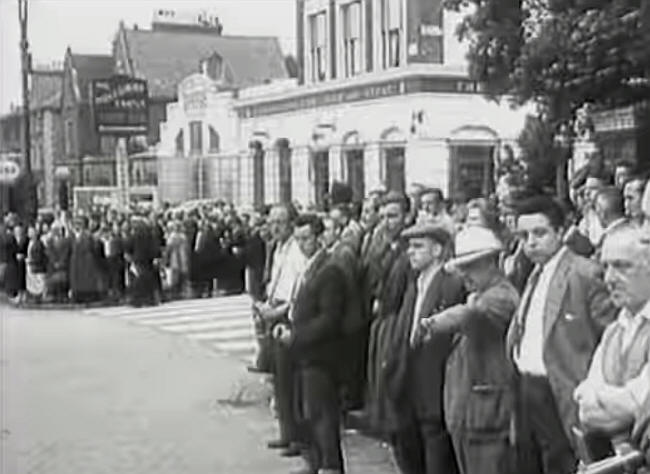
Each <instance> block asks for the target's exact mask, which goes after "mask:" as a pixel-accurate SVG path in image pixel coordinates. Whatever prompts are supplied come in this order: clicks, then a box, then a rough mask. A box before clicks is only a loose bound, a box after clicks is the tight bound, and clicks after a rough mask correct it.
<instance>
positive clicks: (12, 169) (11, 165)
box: [0, 160, 20, 183]
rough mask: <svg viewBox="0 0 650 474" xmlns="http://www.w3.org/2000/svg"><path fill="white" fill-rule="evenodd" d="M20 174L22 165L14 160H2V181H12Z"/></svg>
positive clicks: (0, 174)
mask: <svg viewBox="0 0 650 474" xmlns="http://www.w3.org/2000/svg"><path fill="white" fill-rule="evenodd" d="M18 175H20V166H19V165H18V163H16V162H14V161H8V160H5V161H0V183H12V182H14V181H15V180H16V178H18Z"/></svg>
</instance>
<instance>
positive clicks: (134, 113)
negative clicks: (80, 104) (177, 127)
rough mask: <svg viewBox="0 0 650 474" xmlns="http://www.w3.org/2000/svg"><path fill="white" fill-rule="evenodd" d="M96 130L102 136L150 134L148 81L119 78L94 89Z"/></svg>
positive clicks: (99, 81)
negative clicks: (148, 130) (148, 131)
mask: <svg viewBox="0 0 650 474" xmlns="http://www.w3.org/2000/svg"><path fill="white" fill-rule="evenodd" d="M91 101H92V102H91V103H92V108H93V115H94V118H95V127H96V128H97V131H98V132H99V133H102V134H111V135H140V134H146V133H147V129H148V125H149V112H148V110H149V108H148V106H149V103H148V95H147V81H145V80H143V79H136V78H134V77H129V76H123V75H116V76H112V77H110V78H108V79H97V80H94V81H93V82H92V86H91Z"/></svg>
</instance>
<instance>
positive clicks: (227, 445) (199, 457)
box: [0, 300, 394, 474]
mask: <svg viewBox="0 0 650 474" xmlns="http://www.w3.org/2000/svg"><path fill="white" fill-rule="evenodd" d="M205 301H206V304H209V305H212V304H214V300H205ZM230 303H233V301H230ZM173 305H176V307H174V306H173ZM184 305H185V306H183V305H179V304H178V303H173V304H171V306H162V307H159V308H156V309H155V311H157V312H158V313H156V314H157V316H154V317H153V318H154V319H156V318H161V319H160V320H159V321H162V320H163V319H162V316H163V315H166V316H170V317H188V316H191V315H198V314H199V313H198V310H199V308H200V307H202V306H201V304H199V303H196V302H186V303H184ZM172 308H173V309H172ZM165 310H169V312H167V313H166V312H165ZM191 310H196V311H197V313H191V312H190V311H191ZM138 311H141V314H139V315H140V316H144V314H145V311H146V310H138ZM160 311H162V312H160ZM228 311H230V312H231V315H232V308H231V309H230V310H228ZM136 313H137V311H136ZM172 314H177V316H171V315H172ZM130 316H136V314H128V312H123V313H120V311H119V310H118V309H113V314H110V312H108V310H103V312H100V313H97V312H94V313H92V312H89V311H85V312H82V311H77V312H71V311H69V312H60V311H59V312H57V311H38V310H16V309H11V308H8V307H6V306H2V307H0V323H1V326H0V337H1V341H0V342H1V349H2V354H1V357H0V369H1V376H2V379H1V381H0V395H1V406H0V408H1V411H0V430H1V431H0V448H1V452H0V472H1V473H2V474H104V473H106V474H115V473H120V474H129V473H132V474H149V473H151V474H154V473H156V474H166V473H169V474H172V473H173V474H221V473H223V474H240V473H242V474H243V473H268V474H276V473H277V474H280V473H286V472H288V471H289V470H290V468H291V466H295V463H296V461H295V460H294V461H288V460H284V459H281V458H279V457H277V456H276V455H275V454H274V453H273V452H271V451H269V450H267V449H265V448H264V442H265V440H267V439H270V438H273V437H275V423H274V421H273V420H272V418H271V416H270V413H269V410H268V408H267V407H266V406H264V404H262V403H260V404H257V405H250V406H233V405H232V404H229V403H221V402H219V400H227V399H231V398H232V395H233V393H234V392H233V390H234V391H235V392H236V391H237V390H236V388H237V387H242V386H249V385H250V386H255V385H257V386H260V387H261V384H260V383H259V380H252V379H251V376H250V375H247V374H246V373H245V371H244V368H243V367H244V364H243V363H242V361H241V358H239V356H241V355H242V354H244V353H245V352H242V351H241V350H236V349H237V345H235V350H233V351H232V354H234V355H237V357H233V356H232V355H227V354H226V353H228V352H229V351H228V348H229V346H228V345H226V346H225V348H224V346H223V345H219V344H218V341H217V342H215V341H213V340H211V339H210V338H209V337H208V336H205V337H206V338H207V339H201V338H197V337H196V334H198V333H201V332H202V331H207V332H203V334H208V333H214V332H215V328H214V327H212V328H210V327H208V325H207V323H206V325H205V326H203V329H197V330H192V331H189V332H185V331H166V330H165V329H164V328H162V329H163V330H162V331H158V330H154V328H159V329H161V325H156V324H141V322H142V321H146V320H147V319H148V318H140V319H137V318H136V319H134V318H133V317H130ZM138 321H139V322H138ZM136 322H137V323H136ZM186 322H188V321H187V320H186V321H185V323H186ZM193 322H195V323H198V320H197V321H193ZM248 323H249V324H250V321H248ZM179 324H181V323H179ZM162 326H167V325H166V324H164V325H162ZM172 326H173V325H172ZM176 327H178V326H176ZM194 329H196V327H195V328H194ZM224 330H232V329H224ZM188 334H190V335H194V336H193V337H187V335H188ZM242 337H243V336H242ZM206 341H207V342H206ZM240 342H241V341H240ZM230 349H233V347H232V346H230ZM345 446H346V458H347V460H348V467H349V469H348V472H350V473H352V474H354V473H359V474H361V473H370V472H372V473H378V474H384V473H386V474H388V473H393V472H394V470H393V469H392V467H391V464H390V462H389V459H388V453H387V451H386V450H385V449H383V448H381V447H379V446H378V445H377V443H376V442H374V441H371V440H368V439H365V438H361V437H358V436H348V437H346V441H345Z"/></svg>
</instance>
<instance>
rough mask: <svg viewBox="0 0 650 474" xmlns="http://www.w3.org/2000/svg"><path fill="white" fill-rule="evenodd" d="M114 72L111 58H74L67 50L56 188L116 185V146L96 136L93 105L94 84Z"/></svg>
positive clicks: (81, 56)
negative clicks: (60, 150) (61, 143)
mask: <svg viewBox="0 0 650 474" xmlns="http://www.w3.org/2000/svg"><path fill="white" fill-rule="evenodd" d="M113 72H114V62H113V58H112V57H111V56H108V55H106V56H103V55H88V54H75V53H73V52H72V50H71V49H70V48H67V50H66V52H65V58H64V62H63V87H62V92H61V94H62V97H61V121H62V133H63V153H62V154H61V156H60V157H59V159H58V160H56V161H55V171H54V174H55V176H56V177H57V181H58V183H57V185H56V186H61V185H63V186H69V187H73V186H88V185H101V184H105V185H110V184H111V183H112V182H114V177H113V174H114V171H113V158H112V156H113V153H114V144H113V141H112V140H111V139H110V138H101V137H100V136H99V135H98V134H97V131H96V130H95V126H94V122H93V117H92V109H91V103H90V88H91V84H92V81H93V80H95V79H104V78H107V77H110V76H111V75H112V74H113Z"/></svg>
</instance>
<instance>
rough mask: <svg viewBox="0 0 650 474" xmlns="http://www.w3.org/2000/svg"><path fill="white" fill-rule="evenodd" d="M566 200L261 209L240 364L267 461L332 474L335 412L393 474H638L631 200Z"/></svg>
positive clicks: (604, 195)
mask: <svg viewBox="0 0 650 474" xmlns="http://www.w3.org/2000/svg"><path fill="white" fill-rule="evenodd" d="M644 193H645V194H644ZM343 194H344V195H345V194H349V193H343ZM571 195H572V202H571V203H562V202H558V201H557V200H556V199H555V198H554V197H551V196H548V195H545V194H543V193H540V192H539V191H537V190H526V189H521V190H518V191H517V192H516V193H514V194H512V195H510V196H507V195H505V196H503V195H502V196H499V197H490V198H479V199H474V200H471V201H469V202H468V203H455V205H454V206H453V207H449V206H445V204H444V201H443V196H442V193H441V192H440V190H438V189H435V188H427V187H420V188H419V189H418V190H417V192H414V193H412V195H410V196H406V195H403V194H400V193H395V192H388V193H372V194H371V195H370V196H369V197H368V198H367V199H366V200H365V201H364V202H363V205H362V207H361V212H359V213H356V212H354V208H353V207H352V206H351V204H350V202H349V200H347V199H345V198H344V199H332V202H331V203H330V208H329V211H328V212H326V213H320V214H317V213H301V214H297V213H296V212H295V211H294V210H293V209H292V207H291V206H286V205H278V206H275V207H273V208H272V209H271V211H270V214H269V218H268V225H269V230H270V233H271V236H272V239H271V241H270V244H269V246H268V252H267V258H266V265H265V271H264V275H265V278H264V280H263V283H264V291H263V292H262V293H260V294H259V295H258V296H257V298H256V301H255V303H254V308H253V312H254V318H255V322H256V330H257V336H258V341H259V352H258V357H257V360H256V361H255V363H254V364H253V365H252V366H251V367H249V370H251V371H256V372H266V373H270V374H272V379H273V382H274V397H275V407H276V411H277V418H278V438H277V439H274V440H269V441H268V447H269V448H271V449H278V450H280V454H281V455H282V456H302V457H303V458H304V461H305V462H304V465H303V466H302V467H301V468H300V469H299V470H298V471H296V472H300V473H305V474H310V473H321V474H335V473H341V472H344V470H345V461H344V459H343V455H342V450H341V432H340V426H341V419H342V416H343V420H344V421H345V423H346V424H347V425H348V426H355V427H358V428H361V429H365V430H367V431H369V432H371V433H373V434H374V435H376V436H379V437H380V438H382V439H383V440H384V441H386V442H387V443H389V444H390V446H391V448H392V451H393V454H394V457H395V460H396V462H397V465H398V466H399V469H400V471H401V472H402V473H404V474H434V473H454V472H459V473H463V474H472V473H477V474H489V473H495V474H504V473H513V474H514V473H524V472H526V473H528V472H530V473H548V474H551V473H552V474H569V473H573V472H577V470H578V469H579V465H582V468H585V466H587V467H590V468H592V469H596V468H598V469H606V470H593V471H588V472H637V470H638V472H644V471H643V469H645V468H644V467H642V464H643V463H644V454H643V451H637V450H645V456H646V457H645V462H646V463H647V462H648V461H650V459H648V456H649V455H650V453H648V444H649V441H648V436H649V434H650V433H649V430H648V418H649V417H650V186H649V185H647V180H646V179H645V178H644V177H642V176H631V175H628V176H625V177H620V176H617V181H615V182H614V181H612V182H611V183H610V182H608V181H607V180H605V179H603V177H601V176H593V175H592V176H583V177H582V178H581V179H580V180H579V181H578V180H577V181H576V182H574V183H573V189H572V193H571ZM598 460H601V461H600V462H601V464H593V462H596V461H598ZM580 463H582V464H580ZM617 464H620V465H617Z"/></svg>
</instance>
